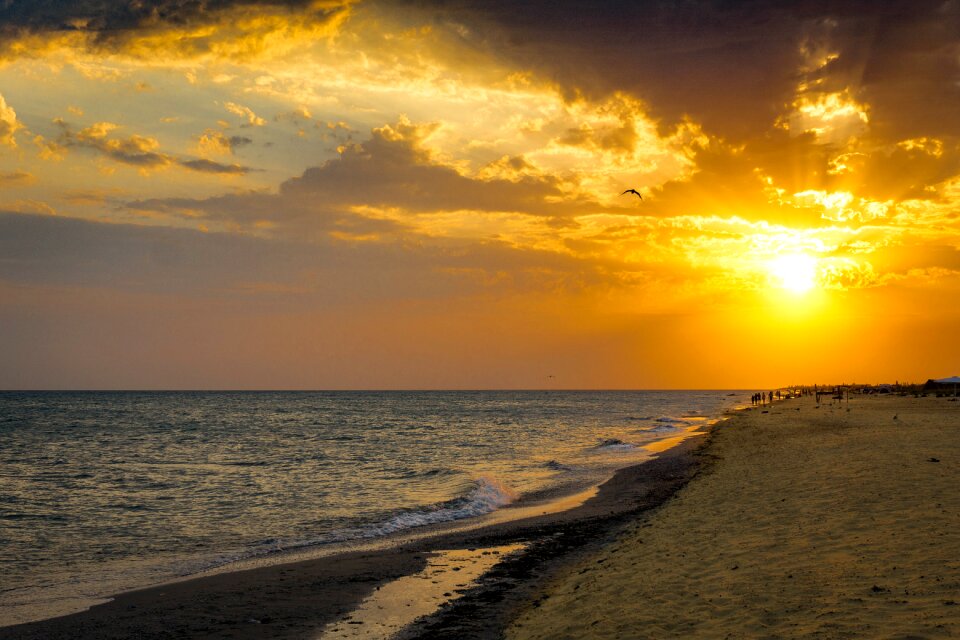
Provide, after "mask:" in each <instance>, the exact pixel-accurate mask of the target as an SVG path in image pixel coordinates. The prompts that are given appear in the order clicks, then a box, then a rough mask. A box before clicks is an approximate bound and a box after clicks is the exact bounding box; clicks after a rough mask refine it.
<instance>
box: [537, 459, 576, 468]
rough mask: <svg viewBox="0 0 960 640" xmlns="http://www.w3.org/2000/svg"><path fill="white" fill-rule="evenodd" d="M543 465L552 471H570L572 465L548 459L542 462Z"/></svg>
mask: <svg viewBox="0 0 960 640" xmlns="http://www.w3.org/2000/svg"><path fill="white" fill-rule="evenodd" d="M543 466H544V467H546V468H547V469H550V470H552V471H572V470H573V467H570V466H568V465H565V464H563V463H562V462H558V461H556V460H550V461H548V462H544V463H543Z"/></svg>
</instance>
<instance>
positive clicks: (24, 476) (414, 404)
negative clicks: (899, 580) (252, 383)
mask: <svg viewBox="0 0 960 640" xmlns="http://www.w3.org/2000/svg"><path fill="white" fill-rule="evenodd" d="M746 399H747V394H745V393H740V392H722V391H689V392H688V391H674V392H648V391H636V392H560V391H544V392H536V391H529V392H507V391H497V392H490V391H482V392H481V391H477V392H453V391H449V392H162V393H158V392H102V393H101V392H69V393H67V392H63V393H61V392H42V393H41V392H4V393H0V576H3V579H2V581H0V625H5V624H14V623H17V622H23V621H27V620H30V619H37V618H40V617H46V616H49V615H53V614H62V613H67V612H69V611H73V610H77V609H81V608H83V607H85V606H89V605H90V604H92V603H94V602H96V601H99V600H102V599H103V598H104V597H106V596H109V595H110V594H113V593H117V592H118V591H122V590H128V589H132V588H138V587H143V586H147V585H150V584H154V583H157V582H162V581H165V580H169V579H173V578H176V577H178V576H184V575H190V574H192V573H195V572H198V571H202V570H205V569H208V568H211V567H216V566H219V565H224V564H228V563H230V562H232V561H235V560H237V559H243V558H250V557H256V556H270V555H271V554H275V553H277V552H278V551H283V550H289V549H296V548H303V547H310V546H323V545H338V544H344V543H348V542H350V541H356V540H375V539H377V538H379V537H382V536H387V535H390V534H394V533H398V532H405V531H413V530H415V529H416V528H417V527H422V526H424V525H428V524H434V523H440V522H446V521H453V520H462V519H468V518H473V517H477V516H481V515H483V514H485V513H489V512H491V511H494V510H497V509H504V508H509V505H510V504H511V503H513V502H514V501H516V500H517V499H518V498H519V497H521V496H526V497H530V496H537V495H541V494H550V493H553V494H556V493H563V492H573V491H575V490H580V489H583V488H585V487H587V486H589V485H591V484H597V483H599V482H602V481H603V480H604V479H605V478H607V477H609V475H610V473H611V472H612V471H613V470H614V469H616V468H619V467H623V466H627V465H630V464H634V463H637V462H639V461H642V460H644V459H646V458H648V457H649V455H650V453H649V450H648V449H647V447H649V446H651V445H654V444H655V443H656V442H659V441H662V440H664V439H666V438H672V437H676V436H677V435H679V434H682V433H684V432H686V431H689V430H690V429H691V428H692V427H695V426H697V425H701V424H704V423H707V422H709V421H712V420H715V419H717V418H719V417H720V415H721V414H722V413H723V411H725V410H727V409H731V408H734V407H736V406H738V405H740V404H742V403H743V402H744V401H745V400H746Z"/></svg>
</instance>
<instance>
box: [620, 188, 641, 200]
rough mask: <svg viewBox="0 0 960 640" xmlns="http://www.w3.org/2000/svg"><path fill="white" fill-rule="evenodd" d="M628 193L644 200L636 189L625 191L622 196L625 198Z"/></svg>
mask: <svg viewBox="0 0 960 640" xmlns="http://www.w3.org/2000/svg"><path fill="white" fill-rule="evenodd" d="M628 193H633V194H635V195H636V196H637V197H638V198H640V199H641V200H643V196H642V195H640V192H639V191H637V190H636V189H627V190H626V191H624V192H623V193H621V194H620V195H622V196H625V195H627V194H628Z"/></svg>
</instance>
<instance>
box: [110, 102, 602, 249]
mask: <svg viewBox="0 0 960 640" xmlns="http://www.w3.org/2000/svg"><path fill="white" fill-rule="evenodd" d="M436 130H437V125H431V124H419V125H418V124H413V123H410V122H409V121H408V120H406V119H401V120H400V121H399V122H398V123H396V124H394V125H387V126H384V127H379V128H376V129H374V130H373V131H372V132H371V135H370V137H369V138H368V139H367V140H365V141H363V142H361V143H351V144H345V145H343V146H342V147H341V148H340V154H339V157H337V158H335V159H332V160H329V161H327V162H325V163H324V164H322V165H320V166H318V167H312V168H309V169H307V170H306V171H304V172H303V174H302V175H300V176H299V177H296V178H292V179H290V180H287V181H285V182H284V183H282V184H281V185H280V186H279V189H278V191H277V193H275V194H268V193H259V192H258V193H247V194H231V195H226V196H219V197H214V198H208V199H187V198H174V199H151V200H142V201H135V202H131V203H130V204H129V206H130V207H131V208H133V209H136V210H146V211H156V212H166V213H169V214H174V215H183V216H186V217H190V218H196V217H202V218H206V219H210V220H214V221H221V222H224V223H229V224H232V225H234V224H236V225H241V226H242V227H245V228H248V229H254V228H257V229H260V230H261V231H269V232H270V233H275V234H294V235H297V236H299V235H300V234H304V233H306V234H308V235H311V234H318V233H319V234H327V233H332V232H342V233H349V234H352V235H356V236H360V235H366V234H384V233H386V234H390V233H397V232H399V231H402V230H409V229H410V228H412V226H411V225H415V224H416V218H417V216H424V215H428V214H432V213H445V212H478V213H480V212H487V213H496V212H509V213H515V214H519V215H524V216H534V217H539V218H545V219H554V218H555V219H562V218H569V217H570V216H572V215H575V214H576V213H586V212H594V211H596V210H597V208H598V207H599V206H600V205H599V204H598V203H596V202H594V201H592V200H590V199H589V198H587V197H585V196H579V195H576V194H568V193H566V192H565V189H566V188H567V185H565V184H564V183H563V182H562V181H561V180H559V179H557V178H554V177H551V176H546V175H543V174H539V173H533V172H531V171H525V172H517V171H515V172H514V173H513V174H511V175H510V176H509V178H507V177H504V176H505V175H506V174H505V172H504V170H503V169H501V170H500V171H497V172H492V171H485V172H483V174H482V175H484V176H487V177H471V176H469V175H464V174H463V173H460V172H459V171H458V170H457V169H455V168H454V167H451V166H449V165H447V164H444V163H443V162H441V161H440V160H439V159H437V158H436V157H434V155H433V153H432V152H431V151H430V150H429V148H428V147H427V146H426V145H425V141H426V139H427V138H428V137H429V136H430V135H432V134H433V133H434V132H436ZM507 166H514V167H518V168H521V169H522V168H524V166H526V167H527V168H532V167H530V165H524V164H522V161H520V160H514V161H507ZM390 211H394V212H396V213H395V214H390V213H389V212H390ZM465 215H469V214H465Z"/></svg>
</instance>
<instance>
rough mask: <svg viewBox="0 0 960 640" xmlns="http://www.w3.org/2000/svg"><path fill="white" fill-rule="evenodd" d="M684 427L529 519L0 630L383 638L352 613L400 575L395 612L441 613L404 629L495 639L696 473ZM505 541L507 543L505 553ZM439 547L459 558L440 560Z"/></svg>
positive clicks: (0, 635)
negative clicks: (595, 484) (642, 458)
mask: <svg viewBox="0 0 960 640" xmlns="http://www.w3.org/2000/svg"><path fill="white" fill-rule="evenodd" d="M690 435H692V436H693V437H689V438H687V439H686V440H685V441H684V442H682V443H680V444H679V445H677V446H673V447H672V448H670V449H669V450H667V451H664V452H661V453H658V454H657V455H656V457H654V458H653V459H652V460H650V461H648V462H646V463H644V464H639V465H634V466H631V467H627V468H624V469H620V470H619V471H617V472H616V473H615V474H614V475H613V477H612V478H610V479H609V480H608V481H607V482H605V483H604V484H602V485H601V486H600V487H599V488H597V489H595V490H592V491H587V492H584V493H581V494H580V495H574V496H569V497H567V498H564V499H561V500H558V501H553V502H546V503H541V502H537V501H533V502H532V503H531V504H528V503H527V502H526V501H523V500H521V501H519V502H518V503H517V504H515V505H512V506H511V510H515V511H520V512H521V513H522V514H523V515H524V516H525V517H522V518H520V519H505V518H504V517H503V516H501V512H494V513H492V514H490V516H491V517H490V519H491V521H492V522H491V523H490V524H487V525H485V526H480V527H479V528H478V527H476V525H473V526H470V525H469V524H467V525H466V526H465V527H464V528H460V527H456V526H454V527H452V528H451V527H449V526H447V527H445V526H437V527H435V528H431V527H425V528H423V530H418V534H417V535H416V536H414V537H413V539H407V540H399V539H390V540H385V541H384V542H383V543H380V544H374V545H371V546H369V547H367V548H364V549H362V550H355V551H345V552H340V553H334V554H332V555H324V556H321V557H315V558H308V559H295V558H296V556H294V557H292V558H291V559H290V561H287V562H284V561H283V560H282V559H276V558H274V559H272V560H271V559H267V560H266V561H265V562H264V563H262V566H254V567H253V568H247V569H243V570H232V571H231V570H230V569H237V567H236V566H229V567H225V569H226V571H225V572H221V573H216V574H214V575H205V576H201V577H196V578H193V579H189V580H183V581H179V582H172V583H168V584H163V585H159V586H155V587H150V588H147V589H141V590H136V591H131V592H126V593H121V594H119V595H116V596H115V597H114V598H111V599H110V600H108V601H107V602H104V603H102V604H99V605H96V606H93V607H92V608H90V609H88V610H85V611H80V612H78V613H73V614H70V615H65V616H59V617H54V618H48V619H44V620H39V621H36V622H29V623H25V624H19V625H13V626H7V627H0V639H3V640H12V639H17V640H26V639H34V640H40V639H46V638H53V637H64V638H65V637H69V638H90V639H93V638H96V639H107V638H110V639H117V640H120V639H123V638H131V637H140V638H169V637H178V638H250V639H253V638H263V637H270V638H318V637H321V636H329V635H331V634H337V633H340V632H342V630H343V629H344V628H347V629H353V630H356V632H357V634H359V635H357V634H353V635H344V636H343V637H368V638H376V637H388V636H389V633H392V632H393V631H395V630H399V629H398V628H395V627H396V626H397V622H396V619H397V618H394V619H392V620H387V621H385V623H384V624H383V625H382V626H381V627H379V628H374V627H376V626H377V625H376V624H374V621H367V620H362V619H358V618H359V613H358V612H360V611H362V610H363V609H364V604H365V603H367V604H369V602H370V599H371V598H372V597H375V596H376V594H377V593H378V592H380V591H381V590H388V589H390V588H391V585H393V584H396V583H399V582H400V581H401V580H407V582H406V583H404V585H405V586H404V588H403V590H404V591H405V592H406V593H405V595H406V597H407V600H408V602H407V603H401V604H400V605H399V606H400V607H401V608H402V609H406V608H408V606H409V607H413V605H414V604H415V603H420V602H422V601H429V602H430V603H432V606H431V607H427V608H426V610H425V611H424V613H426V614H430V613H433V612H434V610H436V611H437V612H436V613H434V614H433V615H430V616H428V617H426V618H425V619H424V620H422V621H420V622H419V623H418V624H417V625H414V626H412V627H410V628H408V629H407V630H406V632H407V633H409V634H413V635H414V636H416V635H421V634H426V635H430V636H431V637H451V638H460V637H491V636H490V634H491V633H492V634H494V636H492V637H496V634H499V632H500V630H502V629H503V628H505V627H506V625H507V624H508V622H509V620H510V618H511V616H512V615H513V614H514V612H515V611H517V610H519V609H520V608H522V607H523V605H524V603H525V602H527V601H528V600H529V599H530V598H531V597H533V593H534V589H535V588H536V587H537V586H538V585H539V584H541V582H542V580H543V579H544V578H545V577H548V576H550V575H552V571H554V570H556V569H558V568H562V567H563V566H564V561H565V559H566V558H568V557H569V556H570V554H572V553H576V552H578V551H580V550H583V549H584V548H589V547H592V546H596V545H598V544H600V543H602V542H603V541H605V540H606V539H607V537H608V536H609V534H610V533H611V532H612V531H615V530H616V529H617V527H619V526H622V525H623V524H625V523H627V522H629V521H630V520H631V519H632V518H633V517H635V515H636V514H637V513H640V512H642V511H643V510H646V509H649V508H652V507H654V506H656V505H658V504H661V503H662V502H663V501H664V500H666V499H668V498H669V497H670V496H671V495H673V493H674V492H675V491H676V489H677V488H678V487H679V486H681V485H682V484H683V483H684V482H686V481H688V480H689V479H690V477H692V476H693V474H694V473H695V471H696V468H697V457H696V456H694V455H693V452H694V451H695V450H696V448H697V446H698V445H697V442H698V441H699V440H702V435H700V436H697V435H696V434H690ZM672 440H676V438H674V439H672ZM503 511H504V512H506V511H507V510H503ZM448 524H449V525H455V524H456V523H448ZM505 548H510V549H511V551H512V552H505V551H501V550H502V549H505ZM451 551H452V552H453V553H452V554H451V553H450V552H451ZM494 554H496V555H500V556H503V558H502V559H501V561H500V562H498V563H496V566H493V567H492V570H490V571H487V572H486V573H485V574H484V575H475V576H473V577H464V578H462V579H456V580H452V581H449V580H446V578H449V577H450V576H449V575H448V576H446V578H441V577H439V576H437V575H435V574H433V573H432V572H431V566H435V565H436V564H438V561H441V562H440V564H447V565H450V571H451V572H453V573H455V574H457V577H458V578H459V577H460V576H461V575H463V576H466V575H467V574H470V573H471V569H473V568H474V566H480V567H483V568H491V566H490V563H488V562H487V560H489V556H490V555H494ZM445 556H447V557H453V558H455V561H454V562H452V563H449V562H442V561H443V560H444V557H445ZM255 564H256V563H255ZM484 565H486V567H484ZM411 577H413V578H415V579H414V580H413V581H410V580H408V579H409V578H411ZM445 580H446V581H447V582H449V584H448V585H445V586H444V587H443V588H442V589H440V590H439V593H438V592H437V591H438V590H437V588H436V587H435V586H434V585H435V584H441V585H442V584H443V583H444V582H445ZM377 606H379V605H374V608H376V607H377ZM401 618H402V616H401ZM411 621H412V619H409V620H406V622H411ZM347 625H349V626H347ZM361 631H362V632H363V633H360V632H361Z"/></svg>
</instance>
